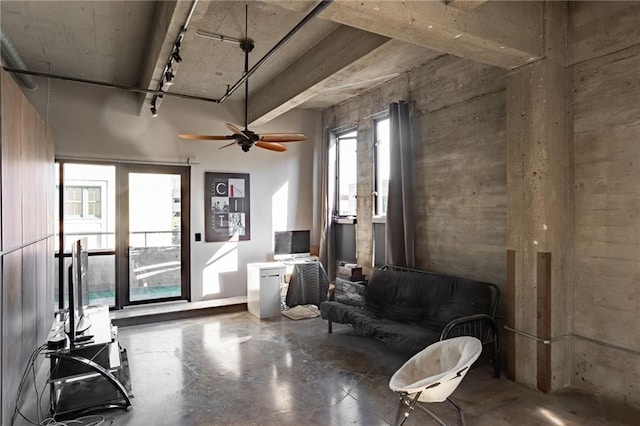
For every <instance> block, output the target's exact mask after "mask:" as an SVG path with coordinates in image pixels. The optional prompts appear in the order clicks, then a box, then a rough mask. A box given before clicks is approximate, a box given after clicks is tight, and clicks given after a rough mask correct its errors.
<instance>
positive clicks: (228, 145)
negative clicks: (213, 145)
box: [218, 141, 238, 149]
mask: <svg viewBox="0 0 640 426" xmlns="http://www.w3.org/2000/svg"><path fill="white" fill-rule="evenodd" d="M237 143H238V142H236V141H233V142H231V143H228V144H226V145H225V146H221V147H220V148H218V149H222V148H228V147H230V146H232V145H235V144H237Z"/></svg>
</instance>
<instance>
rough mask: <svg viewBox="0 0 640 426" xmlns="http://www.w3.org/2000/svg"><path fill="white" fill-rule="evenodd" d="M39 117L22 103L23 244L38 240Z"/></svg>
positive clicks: (28, 104) (39, 207)
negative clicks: (37, 166)
mask: <svg viewBox="0 0 640 426" xmlns="http://www.w3.org/2000/svg"><path fill="white" fill-rule="evenodd" d="M39 119H40V118H39V117H38V114H37V112H36V110H35V109H34V108H33V106H32V105H31V104H30V103H29V102H26V101H24V102H22V126H23V133H22V161H21V167H20V171H21V173H22V187H23V189H24V190H23V192H22V221H23V223H22V229H23V233H22V237H23V241H24V242H25V243H27V242H30V241H33V240H35V239H36V238H38V233H37V220H36V218H37V216H38V214H39V211H38V210H39V209H41V208H42V205H38V203H37V201H38V196H39V195H40V191H39V190H38V189H37V188H36V187H37V185H38V180H37V176H36V175H37V168H36V164H37V163H36V161H37V160H36V159H37V151H38V149H37V146H38V142H39V134H40V131H39V123H38V121H39Z"/></svg>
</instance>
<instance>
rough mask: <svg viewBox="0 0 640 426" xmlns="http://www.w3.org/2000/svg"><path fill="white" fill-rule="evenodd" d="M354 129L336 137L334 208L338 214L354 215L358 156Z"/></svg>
mask: <svg viewBox="0 0 640 426" xmlns="http://www.w3.org/2000/svg"><path fill="white" fill-rule="evenodd" d="M357 136H358V133H357V132H356V131H351V132H349V133H343V134H341V135H338V136H337V138H336V148H337V158H336V161H337V172H336V187H337V191H336V196H337V201H336V209H337V214H338V216H356V212H357V202H356V193H357V191H356V189H357V184H358V158H357V154H356V148H357Z"/></svg>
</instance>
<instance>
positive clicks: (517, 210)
mask: <svg viewBox="0 0 640 426" xmlns="http://www.w3.org/2000/svg"><path fill="white" fill-rule="evenodd" d="M569 83H570V74H569V70H568V68H566V67H564V66H562V65H558V64H557V63H555V62H553V61H551V60H550V59H542V60H539V61H537V62H535V63H532V64H530V65H526V66H524V67H521V68H518V69H516V70H512V71H510V72H509V75H508V78H507V271H508V272H509V273H508V277H507V281H508V282H507V300H506V304H507V311H508V312H507V314H508V315H507V316H508V321H507V323H508V326H510V327H512V328H514V329H517V330H520V331H522V332H524V333H527V334H529V335H531V336H536V337H538V338H540V339H544V340H549V339H552V338H554V337H557V336H561V335H565V334H568V333H569V332H570V331H571V328H572V310H571V304H570V301H571V294H572V285H571V281H570V280H571V274H570V271H571V269H572V262H573V240H572V239H573V196H572V176H573V172H572V169H573V155H572V148H571V146H572V144H571V123H572V117H571V111H570V102H569V100H570V90H569V87H570V86H569ZM507 337H508V367H509V368H508V373H509V376H510V378H512V379H514V380H516V381H518V382H521V383H524V384H527V385H529V386H531V387H534V388H537V389H539V390H541V391H543V392H548V391H551V390H555V389H559V388H562V387H564V386H566V385H568V384H569V383H570V380H571V375H572V373H573V365H574V363H573V347H572V345H573V342H572V340H571V339H560V340H558V341H555V342H553V343H551V344H545V343H543V342H540V341H538V340H536V339H534V338H531V337H526V336H523V335H520V334H516V333H513V332H507Z"/></svg>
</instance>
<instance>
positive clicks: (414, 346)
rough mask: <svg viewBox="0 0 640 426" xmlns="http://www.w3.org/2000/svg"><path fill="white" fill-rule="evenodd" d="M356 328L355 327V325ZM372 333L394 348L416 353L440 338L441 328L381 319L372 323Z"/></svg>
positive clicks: (370, 331)
mask: <svg viewBox="0 0 640 426" xmlns="http://www.w3.org/2000/svg"><path fill="white" fill-rule="evenodd" d="M354 328H355V327H354ZM370 328H371V329H370V330H369V333H370V335H372V336H374V337H376V338H377V339H379V340H381V341H383V342H384V343H385V344H387V345H389V346H391V347H392V348H394V349H396V350H399V351H402V352H406V353H410V354H414V353H417V352H419V351H421V350H422V349H424V348H426V347H427V346H429V345H430V344H432V343H435V342H437V341H438V340H440V334H441V331H442V330H441V329H440V330H438V329H435V328H433V327H428V328H425V327H422V326H420V325H418V324H413V323H401V322H397V321H391V320H388V319H384V318H382V319H379V320H377V321H375V322H372V323H371V324H370Z"/></svg>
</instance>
